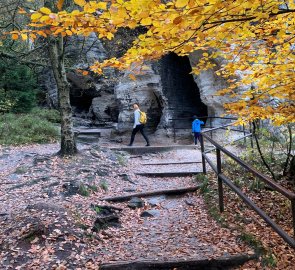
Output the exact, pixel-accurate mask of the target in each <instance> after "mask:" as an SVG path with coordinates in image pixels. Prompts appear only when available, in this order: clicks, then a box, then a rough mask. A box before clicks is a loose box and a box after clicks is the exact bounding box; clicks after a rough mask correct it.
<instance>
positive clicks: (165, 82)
mask: <svg viewBox="0 0 295 270" xmlns="http://www.w3.org/2000/svg"><path fill="white" fill-rule="evenodd" d="M107 48H108V49H110V48H109V47H107ZM67 51H68V55H67V56H68V58H69V59H73V61H74V60H76V61H75V64H74V67H75V68H77V69H78V68H84V67H86V66H87V65H88V64H91V63H93V62H94V61H95V60H102V59H104V58H106V56H109V55H110V52H108V51H107V50H106V49H104V46H103V44H102V43H101V42H100V41H99V40H98V39H97V38H96V36H91V37H90V38H89V39H87V40H85V41H84V40H82V39H80V38H76V39H74V40H72V42H71V43H70V45H69V47H68V48H67ZM79 55H86V57H85V58H81V59H80V58H79ZM200 57H201V52H195V53H192V54H191V55H190V56H189V57H179V56H177V55H175V54H169V55H166V56H165V57H163V59H161V60H160V61H158V62H157V63H150V64H148V68H147V69H146V70H145V71H144V72H143V73H142V74H140V75H137V76H136V80H135V81H133V80H132V79H130V77H129V76H128V75H129V74H128V72H125V73H119V72H117V71H113V70H110V71H109V72H108V73H107V74H105V75H104V76H82V75H79V74H77V73H76V72H69V73H68V74H67V77H68V80H69V82H70V84H71V103H72V106H73V114H74V116H76V117H79V118H84V119H88V120H90V121H89V122H88V124H90V123H92V124H94V125H100V124H110V123H113V124H114V123H117V124H116V129H117V131H118V132H119V133H124V132H126V131H130V129H131V127H132V122H133V111H132V108H131V106H132V104H133V103H135V102H136V103H139V104H140V107H141V109H142V110H143V111H146V112H147V114H148V119H149V121H148V124H147V128H148V130H149V132H155V131H156V130H162V131H163V130H168V129H169V128H171V127H172V125H173V121H172V120H171V119H177V120H176V123H178V125H179V123H180V124H181V123H182V124H183V126H178V127H186V128H187V127H189V126H190V121H191V117H192V116H193V115H197V116H198V117H203V116H207V115H211V116H219V115H221V114H222V113H223V112H224V111H223V107H222V105H223V103H224V102H226V101H227V100H225V98H223V97H218V96H216V95H215V93H216V91H218V90H219V89H222V88H224V87H225V86H226V82H225V81H224V80H223V79H221V78H219V77H218V76H216V74H215V73H214V71H213V70H208V71H203V72H201V74H200V75H198V76H192V75H191V74H189V73H190V72H191V66H192V65H194V64H196V63H197V62H198V61H199V59H200ZM77 59H78V60H79V61H77ZM216 64H217V66H218V65H220V63H216ZM42 81H43V85H44V88H45V89H46V90H47V93H48V103H49V104H50V105H51V106H53V107H57V94H56V86H55V84H54V80H53V76H52V74H51V73H50V72H49V71H47V72H46V73H45V74H44V76H43V77H42ZM184 118H185V119H186V120H185V119H184Z"/></svg>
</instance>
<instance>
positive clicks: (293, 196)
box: [201, 124, 295, 248]
mask: <svg viewBox="0 0 295 270" xmlns="http://www.w3.org/2000/svg"><path fill="white" fill-rule="evenodd" d="M229 125H231V124H227V125H224V126H221V127H218V128H213V129H211V130H206V131H203V132H201V151H202V165H203V173H204V174H206V161H207V163H208V164H209V165H210V167H211V168H212V169H213V171H214V172H215V173H216V175H217V179H218V194H219V208H220V212H223V210H224V202H223V185H222V184H223V183H225V184H226V185H227V186H228V187H230V188H231V189H232V190H233V191H234V192H235V193H236V194H237V195H238V196H239V197H241V198H242V199H243V201H244V202H245V203H246V204H248V205H249V206H250V207H251V208H252V209H253V210H254V211H255V212H256V213H257V214H258V215H259V216H260V217H262V218H263V219H264V220H265V222H266V223H267V224H269V225H270V226H271V227H272V228H273V230H274V231H276V232H277V233H278V234H279V235H280V236H281V237H282V238H283V239H284V240H285V241H286V242H287V243H288V244H289V245H290V246H291V247H293V248H295V193H293V192H291V191H289V190H287V189H286V188H284V187H282V186H281V185H279V184H278V183H276V182H275V181H273V180H272V179H270V178H269V177H267V176H266V175H264V174H262V173H261V172H259V171H257V170H256V169H254V168H253V167H252V166H250V165H249V164H247V163H246V162H245V161H243V160H241V159H240V158H239V157H237V156H236V155H234V154H233V153H231V152H230V151H228V150H227V149H225V148H224V147H223V146H221V145H220V144H219V143H217V142H216V141H214V140H213V139H212V138H211V137H210V136H208V135H207V134H205V133H207V132H212V131H213V130H217V129H220V128H225V127H227V126H229ZM204 138H205V139H206V140H208V141H209V142H210V143H211V144H213V145H214V146H215V148H216V158H217V166H215V165H214V164H213V162H212V161H211V160H210V158H209V157H208V156H207V154H206V151H205V146H204ZM220 152H223V153H224V154H225V155H227V156H228V157H230V158H231V159H233V160H234V161H235V162H237V163H238V164H240V165H241V166H242V167H244V168H245V169H246V170H247V171H249V172H251V173H252V174H253V175H255V176H256V177H258V178H260V179H261V180H262V181H264V182H265V183H266V184H268V185H269V186H271V187H272V188H273V189H274V190H275V191H277V192H279V193H281V194H282V195H283V196H285V197H286V198H288V199H289V200H290V201H291V207H292V209H291V211H292V220H293V234H294V235H293V238H292V237H291V236H290V235H289V234H287V233H286V232H285V231H284V230H283V229H282V228H281V227H280V226H279V225H277V224H276V223H275V222H274V221H273V220H272V219H271V218H270V217H269V216H268V215H267V214H266V213H265V212H264V211H262V210H261V209H260V208H259V207H258V206H257V205H256V204H255V203H254V202H252V201H251V199H250V198H248V197H247V196H246V195H245V194H244V193H243V192H242V191H241V190H240V189H239V188H238V187H237V186H235V184H234V183H233V182H231V181H230V180H229V179H228V178H227V177H226V176H225V175H224V174H222V168H221V155H220Z"/></svg>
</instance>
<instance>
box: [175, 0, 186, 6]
mask: <svg viewBox="0 0 295 270" xmlns="http://www.w3.org/2000/svg"><path fill="white" fill-rule="evenodd" d="M188 2H189V0H177V1H176V3H175V7H176V8H183V7H185V6H187V4H188Z"/></svg>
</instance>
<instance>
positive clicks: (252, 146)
mask: <svg viewBox="0 0 295 270" xmlns="http://www.w3.org/2000/svg"><path fill="white" fill-rule="evenodd" d="M249 131H250V133H251V136H250V142H251V148H252V149H253V148H254V143H253V131H252V123H251V122H249Z"/></svg>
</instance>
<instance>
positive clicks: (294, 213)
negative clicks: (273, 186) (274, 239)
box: [291, 199, 295, 240]
mask: <svg viewBox="0 0 295 270" xmlns="http://www.w3.org/2000/svg"><path fill="white" fill-rule="evenodd" d="M291 207H292V219H293V239H294V240H295V199H293V200H291Z"/></svg>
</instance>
